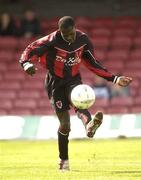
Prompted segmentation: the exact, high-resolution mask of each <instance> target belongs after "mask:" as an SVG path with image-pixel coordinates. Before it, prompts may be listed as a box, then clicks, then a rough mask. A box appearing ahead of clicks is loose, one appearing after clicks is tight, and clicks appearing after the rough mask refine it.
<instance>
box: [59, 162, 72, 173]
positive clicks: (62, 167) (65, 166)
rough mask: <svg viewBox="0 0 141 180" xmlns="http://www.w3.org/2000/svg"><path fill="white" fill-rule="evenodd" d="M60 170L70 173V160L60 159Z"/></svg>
mask: <svg viewBox="0 0 141 180" xmlns="http://www.w3.org/2000/svg"><path fill="white" fill-rule="evenodd" d="M59 170H62V171H69V170H70V168H69V160H62V159H60V160H59Z"/></svg>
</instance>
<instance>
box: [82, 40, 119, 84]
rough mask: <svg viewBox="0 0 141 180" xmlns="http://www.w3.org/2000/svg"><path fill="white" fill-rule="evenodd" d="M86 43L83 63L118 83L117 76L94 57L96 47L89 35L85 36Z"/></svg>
mask: <svg viewBox="0 0 141 180" xmlns="http://www.w3.org/2000/svg"><path fill="white" fill-rule="evenodd" d="M85 41H86V45H85V47H84V51H83V55H82V59H83V64H84V65H85V66H86V67H87V68H88V69H89V70H90V71H92V72H93V73H95V74H96V75H98V76H100V77H102V78H104V79H106V80H108V81H112V82H114V83H116V79H117V78H118V77H117V76H115V75H113V74H112V73H111V72H109V71H108V70H107V69H106V68H105V67H104V66H103V65H102V64H101V63H100V62H99V61H98V60H96V59H95V57H94V47H93V44H92V43H91V41H90V40H89V39H88V37H87V36H86V37H85Z"/></svg>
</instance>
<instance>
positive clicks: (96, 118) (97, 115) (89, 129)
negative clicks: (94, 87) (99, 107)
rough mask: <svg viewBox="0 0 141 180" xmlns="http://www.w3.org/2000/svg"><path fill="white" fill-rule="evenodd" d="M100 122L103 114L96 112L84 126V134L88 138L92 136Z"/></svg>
mask: <svg viewBox="0 0 141 180" xmlns="http://www.w3.org/2000/svg"><path fill="white" fill-rule="evenodd" d="M102 121H103V113H102V112H101V111H98V112H96V113H95V116H94V118H93V119H92V120H91V121H90V122H89V123H88V124H87V125H86V134H87V136H88V137H89V138H92V137H93V136H94V134H95V133H96V130H97V129H98V128H99V127H100V125H101V124H102Z"/></svg>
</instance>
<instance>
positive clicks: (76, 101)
mask: <svg viewBox="0 0 141 180" xmlns="http://www.w3.org/2000/svg"><path fill="white" fill-rule="evenodd" d="M71 101H72V104H73V105H74V106H75V107H76V108H78V109H88V108H90V107H91V106H92V105H93V104H94V102H95V93H94V90H93V89H92V88H91V87H90V86H88V85H86V84H80V85H78V86H76V87H74V88H73V89H72V92H71Z"/></svg>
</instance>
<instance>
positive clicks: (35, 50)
mask: <svg viewBox="0 0 141 180" xmlns="http://www.w3.org/2000/svg"><path fill="white" fill-rule="evenodd" d="M54 35H55V32H54V33H52V34H50V35H48V36H45V37H43V38H40V39H38V40H36V41H34V42H33V43H31V44H29V45H28V46H27V48H26V49H25V50H24V51H23V53H22V54H21V57H20V60H19V62H20V63H21V65H23V64H24V63H25V62H31V63H35V62H38V61H39V60H40V59H42V57H43V56H44V54H45V53H46V52H47V50H48V48H49V46H50V45H51V43H52V41H53V38H54Z"/></svg>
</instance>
